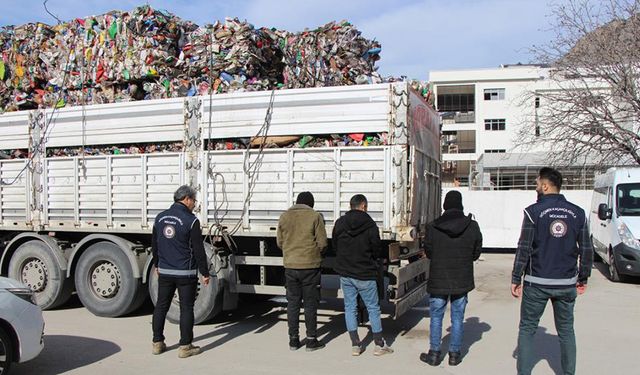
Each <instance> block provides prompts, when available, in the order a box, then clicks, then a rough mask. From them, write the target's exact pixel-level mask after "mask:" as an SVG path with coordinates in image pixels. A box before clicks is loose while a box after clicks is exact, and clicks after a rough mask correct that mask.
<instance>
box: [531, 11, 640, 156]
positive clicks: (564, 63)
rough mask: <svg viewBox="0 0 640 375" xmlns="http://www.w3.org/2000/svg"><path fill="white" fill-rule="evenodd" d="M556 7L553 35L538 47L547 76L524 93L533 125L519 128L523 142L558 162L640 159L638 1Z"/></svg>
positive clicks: (536, 49) (537, 54)
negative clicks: (546, 42) (533, 112)
mask: <svg viewBox="0 0 640 375" xmlns="http://www.w3.org/2000/svg"><path fill="white" fill-rule="evenodd" d="M551 9H552V16H553V18H554V19H555V21H554V23H553V24H552V31H553V32H554V34H555V37H554V39H553V40H552V41H551V42H550V43H548V44H546V45H543V46H534V47H533V52H534V55H535V56H536V57H537V59H538V61H540V62H541V63H543V64H548V65H549V69H548V77H545V79H543V80H540V81H539V82H538V84H537V85H536V89H535V90H532V91H530V92H529V93H528V94H527V97H526V98H525V99H524V103H528V104H527V105H531V106H535V107H536V110H535V118H534V119H532V120H530V121H528V122H529V124H531V123H532V122H533V123H534V124H535V125H534V126H531V125H529V126H523V127H521V131H520V132H519V134H518V139H519V141H518V144H519V145H520V146H525V148H526V146H532V145H537V147H536V148H540V146H542V148H543V149H546V150H549V151H551V152H549V155H551V156H550V158H551V159H550V160H549V161H550V162H551V163H554V164H561V165H567V164H576V163H589V164H604V165H619V164H640V121H639V120H640V82H639V81H638V79H639V77H640V14H639V11H640V0H606V1H603V0H600V1H598V0H596V1H593V0H566V1H563V2H562V3H557V4H554V5H553V6H552V8H551ZM534 103H535V104H534ZM530 108H531V107H530Z"/></svg>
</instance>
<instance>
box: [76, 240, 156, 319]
mask: <svg viewBox="0 0 640 375" xmlns="http://www.w3.org/2000/svg"><path fill="white" fill-rule="evenodd" d="M75 279H76V291H77V292H78V297H79V298H80V301H81V302H82V304H83V305H84V306H85V307H86V308H87V310H89V311H91V312H92V313H93V314H94V315H97V316H106V317H117V316H122V315H125V314H128V313H130V312H132V311H133V310H135V309H137V308H138V307H140V305H141V304H142V302H143V301H144V297H145V295H144V288H142V283H141V281H140V279H136V278H134V277H133V270H132V268H131V263H130V262H129V259H128V258H127V255H126V254H125V253H124V252H123V250H122V249H120V248H119V247H118V246H116V245H115V244H113V243H111V242H107V241H103V242H98V243H95V244H93V245H91V246H89V248H88V249H87V250H86V251H85V252H84V253H83V254H82V256H81V257H80V260H79V261H78V266H77V268H76V270H75Z"/></svg>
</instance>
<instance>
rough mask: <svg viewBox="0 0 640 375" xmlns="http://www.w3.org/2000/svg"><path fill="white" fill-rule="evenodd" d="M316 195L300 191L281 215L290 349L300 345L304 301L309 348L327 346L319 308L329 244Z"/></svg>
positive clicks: (281, 246)
mask: <svg viewBox="0 0 640 375" xmlns="http://www.w3.org/2000/svg"><path fill="white" fill-rule="evenodd" d="M313 204H314V199H313V194H311V193H310V192H308V191H305V192H302V193H300V194H298V198H297V199H296V204H294V205H293V206H291V208H289V209H288V210H287V211H286V212H284V213H283V214H282V216H280V220H279V221H278V232H277V241H278V247H280V248H281V249H282V255H283V258H284V274H285V279H286V288H287V321H288V323H289V349H291V350H297V349H298V348H300V336H299V334H298V329H299V327H298V326H299V323H300V306H301V304H302V301H304V322H305V326H306V328H307V342H306V350H307V351H308V352H311V351H314V350H317V349H322V348H324V344H323V343H322V342H320V341H318V339H317V330H316V326H317V311H318V304H319V303H320V264H321V263H322V254H323V252H324V251H325V249H326V247H327V232H326V230H325V228H324V218H323V217H322V215H321V214H320V213H318V212H316V211H314V210H313Z"/></svg>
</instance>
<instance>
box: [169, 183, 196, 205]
mask: <svg viewBox="0 0 640 375" xmlns="http://www.w3.org/2000/svg"><path fill="white" fill-rule="evenodd" d="M196 194H197V193H196V189H194V188H192V187H191V186H189V185H182V186H180V187H179V188H178V190H176V192H175V193H173V201H174V202H180V201H182V200H183V199H185V198H191V199H196Z"/></svg>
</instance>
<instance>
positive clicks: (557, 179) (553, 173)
mask: <svg viewBox="0 0 640 375" xmlns="http://www.w3.org/2000/svg"><path fill="white" fill-rule="evenodd" d="M538 178H540V179H541V180H542V179H544V180H547V181H549V182H550V183H551V185H553V186H555V187H557V188H558V190H560V188H561V187H562V173H560V172H558V170H556V169H553V168H550V167H544V168H540V171H538Z"/></svg>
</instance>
